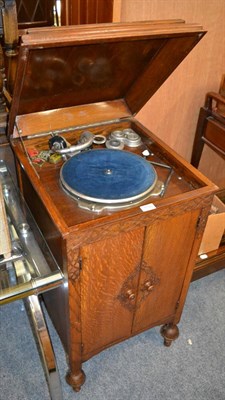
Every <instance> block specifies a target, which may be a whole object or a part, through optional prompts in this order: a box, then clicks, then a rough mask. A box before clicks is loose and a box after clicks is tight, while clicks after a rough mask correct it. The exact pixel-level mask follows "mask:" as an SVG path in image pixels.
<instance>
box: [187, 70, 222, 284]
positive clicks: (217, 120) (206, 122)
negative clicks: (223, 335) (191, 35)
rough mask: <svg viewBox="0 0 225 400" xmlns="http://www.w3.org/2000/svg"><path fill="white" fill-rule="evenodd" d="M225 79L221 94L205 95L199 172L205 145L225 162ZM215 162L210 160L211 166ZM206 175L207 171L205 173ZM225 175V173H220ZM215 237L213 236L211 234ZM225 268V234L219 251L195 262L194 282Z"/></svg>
mask: <svg viewBox="0 0 225 400" xmlns="http://www.w3.org/2000/svg"><path fill="white" fill-rule="evenodd" d="M224 94H225V76H223V78H222V82H221V86H220V91H219V93H214V92H210V93H207V95H206V100H205V105H204V107H201V109H200V112H199V119H198V123H197V128H196V134H195V140H194V145H193V151H192V158H191V163H192V164H193V165H194V166H195V167H196V168H198V166H199V162H200V159H201V156H202V152H203V147H204V145H205V144H206V145H207V146H209V147H210V149H211V150H212V151H215V152H216V154H218V155H219V156H220V157H221V158H222V159H223V160H225V96H224ZM211 163H212V159H210V161H209V160H208V164H209V166H210V164H211ZM205 172H206V174H207V169H206V171H205ZM221 174H224V171H221ZM218 196H219V198H221V200H222V201H223V202H224V203H225V181H224V185H222V186H221V187H220V191H219V192H218ZM212 234H213V233H212ZM222 268H225V234H224V235H223V237H222V240H221V243H220V246H219V248H218V249H215V250H213V251H210V252H209V253H208V254H207V258H206V259H204V260H202V259H201V258H200V257H198V258H197V260H196V267H195V269H194V273H193V277H192V280H196V279H199V278H201V277H203V276H206V275H209V274H210V273H212V272H215V271H218V270H220V269H222Z"/></svg>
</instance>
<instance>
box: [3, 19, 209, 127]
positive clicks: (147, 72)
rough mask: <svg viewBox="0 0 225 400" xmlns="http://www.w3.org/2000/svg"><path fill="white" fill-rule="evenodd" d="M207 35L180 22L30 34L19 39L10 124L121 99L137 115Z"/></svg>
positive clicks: (106, 25)
mask: <svg viewBox="0 0 225 400" xmlns="http://www.w3.org/2000/svg"><path fill="white" fill-rule="evenodd" d="M204 34H205V31H203V30H202V27H201V26H199V25H197V24H186V23H184V21H181V20H174V21H158V22H157V21H153V22H133V23H124V24H123V23H118V24H97V25H96V24H95V25H80V26H76V27H74V26H70V27H60V28H40V29H33V30H30V31H28V32H27V34H25V35H24V36H22V39H21V46H20V50H19V56H18V65H17V75H16V81H15V86H14V93H13V100H12V105H11V111H10V124H9V125H10V127H11V129H12V128H13V125H14V122H15V118H16V116H17V115H23V114H29V113H35V112H39V111H47V110H53V109H58V108H64V107H71V106H77V105H83V104H91V103H98V102H106V103H107V102H111V101H113V100H118V99H120V100H121V103H123V104H124V103H125V105H126V107H127V110H128V115H131V114H135V113H137V112H138V111H139V110H140V109H141V108H142V107H143V105H144V104H145V103H146V102H147V101H148V100H149V98H150V97H151V96H152V95H153V94H154V93H155V92H156V91H157V90H158V88H159V87H160V86H161V85H162V84H163V82H164V81H165V80H166V79H167V77H168V76H169V75H170V74H171V73H172V72H173V71H174V69H175V68H176V67H177V66H178V65H179V64H180V63H181V61H182V60H183V59H184V58H185V57H186V56H187V54H188V53H189V52H190V51H191V49H192V48H193V47H194V46H195V45H196V44H197V43H198V41H199V40H200V39H201V37H202V36H203V35H204ZM9 131H10V129H9Z"/></svg>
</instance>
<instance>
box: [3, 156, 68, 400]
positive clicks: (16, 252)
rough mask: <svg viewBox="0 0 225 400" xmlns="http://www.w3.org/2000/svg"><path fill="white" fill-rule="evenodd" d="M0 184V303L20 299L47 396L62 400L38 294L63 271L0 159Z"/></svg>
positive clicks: (52, 284) (56, 283)
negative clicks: (6, 246) (4, 244)
mask: <svg viewBox="0 0 225 400" xmlns="http://www.w3.org/2000/svg"><path fill="white" fill-rule="evenodd" d="M0 185H1V189H2V193H3V200H4V201H3V203H4V206H5V215H6V221H7V230H8V234H9V238H10V242H11V243H10V252H8V253H7V254H2V251H1V248H0V305H3V304H6V303H9V302H11V301H15V300H18V299H24V301H25V305H26V310H27V311H28V317H29V320H30V323H31V325H32V328H33V329H32V331H33V333H34V335H35V339H36V343H37V344H38V346H39V350H40V351H39V353H40V355H41V358H42V363H43V367H44V370H45V375H46V378H47V383H48V386H49V392H50V397H51V399H52V400H62V398H63V397H62V390H61V384H60V379H59V374H58V370H57V365H56V361H55V355H54V350H53V347H52V343H51V339H50V336H49V333H48V328H47V325H46V322H45V318H44V314H43V311H42V308H41V303H40V301H39V300H40V299H39V297H38V295H39V294H41V293H43V292H45V291H47V290H52V289H54V288H56V287H58V286H59V285H61V284H63V274H62V272H61V270H60V268H59V266H58V265H57V263H56V261H55V259H54V257H53V256H52V254H51V252H50V250H49V248H48V245H47V243H46V241H45V239H44V238H43V236H42V234H41V232H40V230H39V228H38V226H37V225H36V223H35V221H34V219H33V217H32V215H31V213H30V211H29V209H28V207H27V205H26V203H25V201H24V199H23V197H22V196H21V194H20V192H19V190H18V189H17V187H16V186H15V184H14V182H13V179H12V177H11V174H10V172H9V170H8V168H7V165H6V164H5V162H4V161H3V160H0Z"/></svg>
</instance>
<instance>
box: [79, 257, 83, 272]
mask: <svg viewBox="0 0 225 400" xmlns="http://www.w3.org/2000/svg"><path fill="white" fill-rule="evenodd" d="M78 263H79V270H80V272H81V271H82V266H83V265H82V257H81V256H80V257H79V259H78Z"/></svg>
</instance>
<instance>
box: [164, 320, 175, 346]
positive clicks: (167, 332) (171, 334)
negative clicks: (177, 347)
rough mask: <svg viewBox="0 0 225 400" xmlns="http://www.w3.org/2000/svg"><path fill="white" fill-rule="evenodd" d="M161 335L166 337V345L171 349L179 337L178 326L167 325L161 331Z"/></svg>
mask: <svg viewBox="0 0 225 400" xmlns="http://www.w3.org/2000/svg"><path fill="white" fill-rule="evenodd" d="M160 333H161V335H162V336H163V337H164V345H165V346H167V347H169V346H170V345H171V343H172V342H173V341H174V340H176V339H177V338H178V336H179V329H178V327H177V325H174V324H165V325H163V326H162V328H161V330H160Z"/></svg>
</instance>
